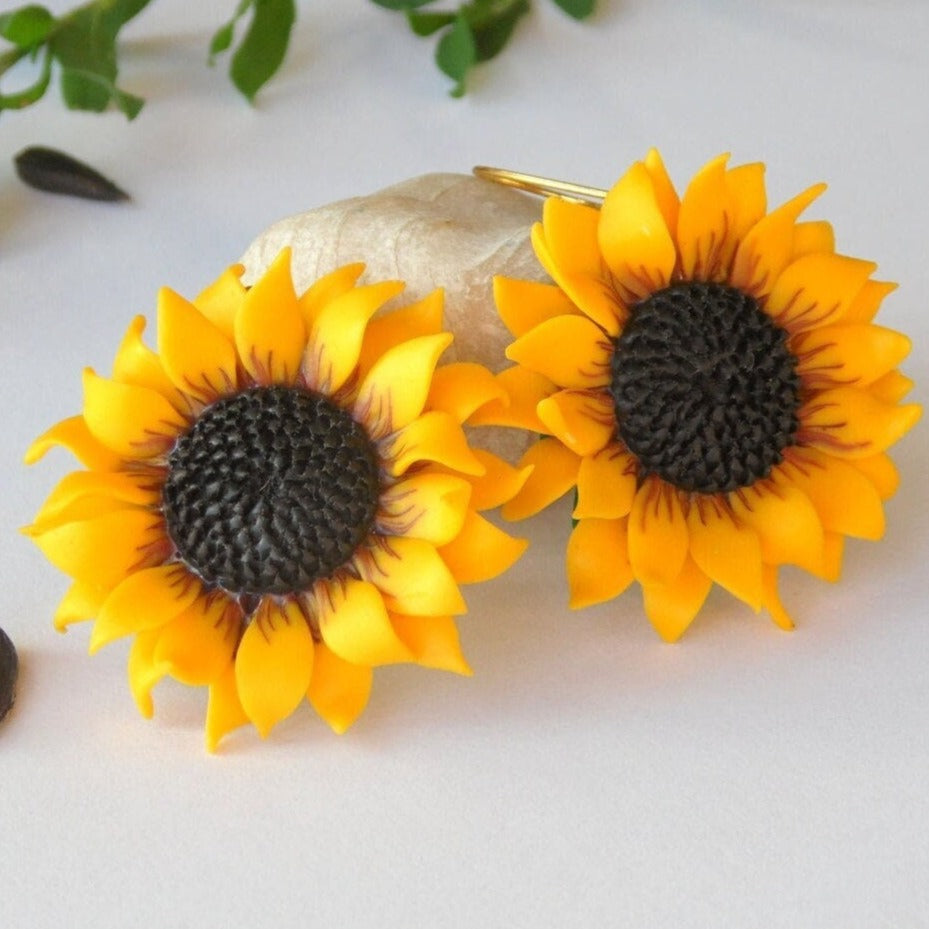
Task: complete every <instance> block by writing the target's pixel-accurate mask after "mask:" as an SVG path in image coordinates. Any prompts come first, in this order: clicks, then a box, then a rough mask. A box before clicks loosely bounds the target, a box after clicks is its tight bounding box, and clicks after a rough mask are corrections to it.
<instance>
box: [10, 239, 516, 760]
mask: <svg viewBox="0 0 929 929" xmlns="http://www.w3.org/2000/svg"><path fill="white" fill-rule="evenodd" d="M242 270H243V269H242V268H241V266H236V267H233V268H231V269H230V270H229V271H227V272H226V273H225V274H223V275H222V276H221V277H220V278H219V279H218V280H217V281H216V282H215V283H214V284H213V285H211V286H210V287H209V288H207V290H205V291H204V292H203V293H202V294H200V296H199V297H197V298H196V299H195V300H194V301H193V302H188V301H187V300H185V299H183V298H182V297H180V296H178V295H177V294H176V293H174V292H173V291H171V290H168V289H163V290H162V291H161V293H160V295H159V300H158V351H157V353H156V352H154V351H152V350H151V349H149V348H148V347H146V346H145V345H144V344H143V342H142V332H143V329H144V327H145V320H144V318H142V317H139V318H137V319H136V320H135V321H134V322H133V323H132V324H131V325H130V327H129V331H128V332H127V334H126V337H125V339H124V340H123V342H122V344H121V346H120V348H119V351H118V353H117V355H116V361H115V364H114V368H113V375H112V377H110V378H106V377H101V376H99V375H97V374H95V373H94V372H93V371H91V370H87V371H85V372H84V408H83V414H82V415H79V416H75V417H72V418H71V419H66V420H64V421H62V422H60V423H58V424H57V425H56V426H54V427H52V429H50V430H49V431H48V432H47V433H45V435H43V436H42V437H40V438H39V439H38V440H37V441H36V442H35V443H34V444H33V446H32V447H31V448H30V449H29V451H28V453H27V456H26V461H27V462H30V463H31V462H34V461H36V460H37V459H39V458H40V457H42V455H44V454H45V452H46V451H48V449H50V448H51V447H53V446H58V445H60V446H64V447H66V448H67V449H69V450H70V451H72V452H73V453H74V454H75V455H76V457H77V458H78V459H79V460H80V461H81V463H82V464H83V465H84V466H85V467H86V470H82V471H76V472H74V473H71V474H68V475H67V476H66V477H65V478H64V479H63V480H62V481H61V482H60V483H59V484H58V485H57V487H56V488H55V489H54V490H53V492H52V493H51V495H50V496H49V498H48V500H47V501H46V502H45V504H44V505H43V507H42V508H41V510H40V512H39V513H38V515H37V516H36V519H35V522H34V524H33V525H32V526H30V527H28V529H26V530H25V531H26V532H27V534H29V535H30V536H31V537H32V538H33V539H34V541H35V542H36V544H37V545H38V546H39V548H40V549H41V550H42V551H43V552H44V553H45V555H46V556H47V557H48V558H49V560H50V561H52V563H53V564H55V565H56V566H57V567H58V568H60V569H61V570H63V571H64V572H65V573H67V574H68V575H70V576H71V577H72V578H73V579H74V583H73V584H72V586H71V587H70V589H69V590H68V592H67V593H66V594H65V597H64V599H63V600H62V601H61V604H60V606H59V608H58V611H57V614H56V617H55V623H56V626H57V627H58V628H59V629H62V630H63V629H64V628H65V627H66V626H68V625H69V624H70V623H73V622H78V621H81V620H85V619H91V618H94V619H95V622H94V626H93V631H92V634H91V638H90V650H91V652H95V651H96V650H97V649H98V648H100V647H101V646H103V645H105V644H107V643H109V642H111V641H113V640H115V639H117V638H120V637H122V636H128V635H132V636H134V637H135V638H134V641H133V644H132V647H131V652H130V655H129V680H130V685H131V689H132V692H133V694H134V696H135V699H136V701H137V703H138V705H139V708H140V710H141V711H142V713H143V715H145V716H151V715H152V712H153V704H152V698H151V690H152V688H153V686H154V685H155V684H156V683H157V681H159V680H160V679H161V678H162V677H164V676H165V675H170V676H172V677H174V678H176V679H177V680H179V681H181V682H183V683H186V684H192V685H207V686H209V704H208V709H207V718H206V740H207V745H208V747H209V748H210V749H211V750H212V749H214V748H215V746H216V745H217V743H218V742H219V740H220V739H221V738H222V736H223V735H225V734H226V733H227V732H229V731H230V730H232V729H234V728H236V727H238V726H240V725H242V724H244V723H245V722H247V721H251V722H252V723H254V725H255V726H256V727H257V729H258V730H259V732H260V733H261V734H262V736H265V735H267V734H268V732H269V731H270V730H271V728H272V727H273V726H274V725H275V724H276V723H278V722H279V721H280V720H282V719H284V718H285V717H287V716H288V715H289V714H290V713H292V712H293V711H294V709H296V707H297V706H298V705H299V704H300V702H301V701H302V700H303V698H304V697H306V698H308V699H309V702H310V703H311V704H312V705H313V707H314V708H315V709H316V711H317V712H318V713H319V714H320V715H321V716H322V717H323V718H324V719H325V720H326V722H328V723H329V725H330V726H331V727H332V728H333V729H334V730H335V731H337V732H342V731H344V730H345V729H346V728H347V727H348V726H349V725H351V723H352V722H353V721H354V720H355V719H356V718H357V716H358V715H359V713H360V712H361V711H362V709H363V708H364V706H365V704H366V702H367V700H368V695H369V691H370V688H371V678H372V667H374V666H377V665H382V664H386V663H391V662H416V663H419V664H421V665H425V666H428V667H434V668H443V669H447V670H450V671H456V672H459V673H463V674H467V673H470V672H469V669H468V666H467V664H466V663H465V660H464V658H463V657H462V654H461V651H460V648H459V641H458V632H457V628H456V625H455V621H454V619H453V617H454V616H455V615H457V614H461V613H464V612H465V603H464V600H463V599H462V596H461V593H460V591H459V587H458V585H459V583H470V582H475V581H481V580H485V579H487V578H490V577H494V576H495V575H497V574H499V573H501V572H502V571H504V570H506V568H508V567H509V566H510V565H511V564H512V563H513V562H514V561H515V560H516V559H517V558H518V557H519V555H520V554H521V553H522V551H523V549H524V547H525V545H524V542H522V541H521V540H517V539H514V538H511V537H510V536H509V535H507V534H505V533H504V532H502V531H500V530H499V529H497V528H496V527H494V526H493V525H492V524H491V523H489V522H488V521H487V520H485V519H484V518H483V517H481V516H479V515H478V513H477V512H476V511H477V510H480V509H485V508H488V507H492V506H497V505H499V504H500V503H502V502H503V501H504V500H506V499H507V498H508V497H509V496H512V494H513V493H514V492H515V491H516V490H517V489H518V488H519V487H520V486H521V482H522V481H524V480H525V478H526V474H527V472H526V471H522V472H520V471H517V470H515V469H513V468H512V467H510V466H508V465H506V464H505V463H504V462H502V461H501V460H499V459H498V458H496V457H495V456H493V455H491V454H490V453H488V452H486V451H481V450H473V449H472V448H471V447H470V446H469V444H468V442H467V440H466V437H465V434H464V432H463V430H462V425H461V424H462V423H463V422H464V421H465V420H466V419H467V418H468V417H469V416H470V415H471V414H472V413H474V412H475V411H477V410H479V409H480V408H481V407H482V406H484V405H486V404H487V403H489V402H492V401H496V402H502V400H503V395H502V392H501V389H500V387H499V386H498V385H497V384H496V383H495V381H494V379H493V377H492V376H491V375H490V373H489V372H488V371H486V369H484V368H482V367H480V366H478V365H475V364H466V363H458V364H449V365H446V366H442V367H439V368H436V364H437V362H438V360H439V357H440V355H441V354H442V353H443V351H444V350H445V349H446V347H447V346H448V345H449V343H450V342H451V341H452V336H451V335H450V334H448V333H444V332H442V331H441V327H442V294H441V292H436V293H435V294H433V295H431V296H430V297H427V298H426V299H425V300H423V301H421V302H419V303H416V304H413V305H409V306H406V307H403V308H401V309H399V310H396V311H394V312H391V313H384V314H381V315H378V316H377V317H376V318H374V317H375V313H377V312H378V310H379V309H381V308H382V307H383V305H384V304H385V303H386V302H387V301H389V300H391V299H392V298H394V297H395V296H396V295H397V294H399V293H400V291H401V290H402V289H403V284H402V283H399V282H384V283H375V284H369V285H365V286H359V285H358V284H357V283H356V282H357V279H358V277H359V275H360V274H361V272H362V270H363V265H352V266H348V267H344V268H341V269H339V270H337V271H335V272H333V273H332V274H330V275H328V276H326V277H324V278H322V279H321V280H319V281H318V282H317V283H316V284H314V285H313V286H312V287H311V288H310V289H309V290H308V291H307V292H306V293H304V294H302V295H301V296H299V297H298V296H297V295H296V293H295V292H294V288H293V283H292V278H291V273H290V254H289V252H288V251H285V252H282V253H281V255H280V256H279V258H278V259H277V260H276V261H275V263H274V264H273V265H272V266H271V267H270V268H269V270H268V271H267V273H266V274H265V275H264V276H263V277H262V278H261V279H260V280H259V281H257V282H256V283H255V285H254V286H252V287H251V288H246V287H244V286H243V285H242V283H241V281H240V276H241V274H242Z"/></svg>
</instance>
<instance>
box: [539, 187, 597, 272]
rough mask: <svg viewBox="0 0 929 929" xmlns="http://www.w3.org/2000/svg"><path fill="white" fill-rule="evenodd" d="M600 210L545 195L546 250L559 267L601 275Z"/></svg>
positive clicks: (543, 208) (543, 216)
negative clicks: (598, 237)
mask: <svg viewBox="0 0 929 929" xmlns="http://www.w3.org/2000/svg"><path fill="white" fill-rule="evenodd" d="M599 223H600V211H599V210H598V209H597V208H596V207H593V206H590V205H589V204H587V203H578V202H577V201H575V200H566V199H565V198H564V197H558V196H554V197H547V198H546V200H545V203H544V204H543V207H542V228H543V230H544V233H545V242H546V244H547V245H548V252H549V254H550V255H551V256H552V258H553V259H554V261H555V264H556V265H557V266H558V268H559V269H561V270H564V271H580V272H582V273H584V274H591V275H600V274H601V273H602V271H603V264H602V261H601V258H600V248H599V245H598V242H597V227H598V225H599Z"/></svg>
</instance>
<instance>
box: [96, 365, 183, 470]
mask: <svg viewBox="0 0 929 929" xmlns="http://www.w3.org/2000/svg"><path fill="white" fill-rule="evenodd" d="M84 419H85V420H86V422H87V428H88V429H89V430H90V432H91V434H92V435H93V436H94V438H96V439H97V440H98V441H100V442H102V443H103V444H104V445H105V446H106V447H107V448H109V449H110V450H111V451H113V452H115V453H116V454H117V455H122V456H123V457H126V458H150V457H152V456H153V455H157V454H160V453H162V452H164V451H165V450H166V449H167V448H169V447H170V445H171V444H172V443H173V442H174V440H175V438H176V437H177V435H178V433H179V432H181V431H182V430H183V429H184V427H185V426H186V421H185V419H184V417H182V416H181V415H180V413H178V412H177V410H175V409H174V407H173V406H171V404H170V403H169V402H168V401H167V400H166V399H165V398H164V397H163V396H162V395H161V394H160V393H156V392H155V391H154V390H149V389H148V388H147V387H134V386H132V385H131V384H120V383H119V382H118V381H111V380H109V379H107V378H104V377H100V376H99V375H97V374H94V372H93V371H92V370H91V369H90V368H86V369H85V371H84Z"/></svg>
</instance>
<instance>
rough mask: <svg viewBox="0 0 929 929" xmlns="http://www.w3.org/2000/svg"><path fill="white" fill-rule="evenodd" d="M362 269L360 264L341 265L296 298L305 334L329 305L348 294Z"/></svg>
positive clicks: (362, 265)
mask: <svg viewBox="0 0 929 929" xmlns="http://www.w3.org/2000/svg"><path fill="white" fill-rule="evenodd" d="M364 269H365V266H364V264H363V263H362V262H356V263H355V264H347V265H343V266H342V267H341V268H336V269H335V271H330V272H329V273H328V274H326V275H324V276H323V277H321V278H319V280H317V281H315V282H314V283H313V284H312V285H311V286H310V287H308V288H307V289H306V290H305V291H304V292H303V293H302V294H300V296H299V297H298V298H297V305H298V306H299V307H300V315H301V316H302V317H303V322H304V325H305V326H306V331H307V332H310V331H311V330H312V328H313V323H314V322H315V320H316V317H317V316H319V314H320V313H321V312H322V311H323V309H324V308H325V307H326V306H327V305H328V304H329V303H331V302H332V301H333V300H335V299H336V298H338V297H341V296H342V294H346V293H348V292H349V291H350V290H351V289H352V288H353V287H354V286H355V282H356V281H357V280H358V278H359V277H361V275H362V273H363V272H364Z"/></svg>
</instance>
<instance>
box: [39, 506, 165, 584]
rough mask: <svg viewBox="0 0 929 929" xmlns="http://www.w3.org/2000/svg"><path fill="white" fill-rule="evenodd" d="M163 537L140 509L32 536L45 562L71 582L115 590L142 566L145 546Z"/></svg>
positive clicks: (156, 519)
mask: <svg viewBox="0 0 929 929" xmlns="http://www.w3.org/2000/svg"><path fill="white" fill-rule="evenodd" d="M162 537H163V530H162V528H161V520H160V518H159V517H158V516H156V515H154V514H152V513H146V512H145V511H143V510H120V511H117V512H113V513H104V514H103V515H102V516H98V517H95V518H94V519H86V520H83V521H81V522H75V523H67V524H65V525H63V526H57V527H56V528H54V529H50V530H48V532H42V533H39V534H37V535H35V536H34V537H33V541H34V542H35V544H36V545H38V546H39V548H40V549H41V550H42V552H43V554H44V555H45V557H46V558H48V560H49V561H50V562H51V563H52V564H53V565H55V567H56V568H58V569H59V570H60V571H64V573H65V574H68V575H70V576H71V577H73V578H74V579H75V580H78V581H83V582H84V583H86V584H90V585H93V586H96V587H102V588H106V589H109V588H112V587H115V586H116V584H118V583H119V582H120V581H121V580H122V579H123V578H124V577H126V575H127V574H129V573H130V572H132V571H136V570H139V569H140V568H142V567H145V566H146V562H147V561H148V559H149V551H148V549H149V547H150V546H151V545H152V543H157V542H158V540H159V538H162Z"/></svg>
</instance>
